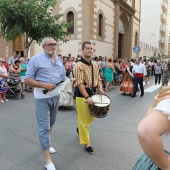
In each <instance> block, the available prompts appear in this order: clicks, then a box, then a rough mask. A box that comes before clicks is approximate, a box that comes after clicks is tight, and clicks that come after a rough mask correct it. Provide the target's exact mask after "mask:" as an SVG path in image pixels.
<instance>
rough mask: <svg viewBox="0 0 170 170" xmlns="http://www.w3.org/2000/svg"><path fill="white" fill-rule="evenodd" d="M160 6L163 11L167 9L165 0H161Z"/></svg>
mask: <svg viewBox="0 0 170 170" xmlns="http://www.w3.org/2000/svg"><path fill="white" fill-rule="evenodd" d="M161 7H162V10H163V11H167V7H168V4H167V2H165V1H163V2H162V4H161Z"/></svg>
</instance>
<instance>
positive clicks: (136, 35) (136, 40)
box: [135, 32, 138, 46]
mask: <svg viewBox="0 0 170 170" xmlns="http://www.w3.org/2000/svg"><path fill="white" fill-rule="evenodd" d="M137 45H138V33H137V32H136V33H135V46H137Z"/></svg>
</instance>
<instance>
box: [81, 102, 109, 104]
mask: <svg viewBox="0 0 170 170" xmlns="http://www.w3.org/2000/svg"><path fill="white" fill-rule="evenodd" d="M84 103H87V102H84ZM93 103H94V104H109V103H101V102H93Z"/></svg>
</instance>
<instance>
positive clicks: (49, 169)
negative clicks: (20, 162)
mask: <svg viewBox="0 0 170 170" xmlns="http://www.w3.org/2000/svg"><path fill="white" fill-rule="evenodd" d="M45 168H46V169H47V170H56V168H55V166H54V164H53V163H49V164H48V165H45Z"/></svg>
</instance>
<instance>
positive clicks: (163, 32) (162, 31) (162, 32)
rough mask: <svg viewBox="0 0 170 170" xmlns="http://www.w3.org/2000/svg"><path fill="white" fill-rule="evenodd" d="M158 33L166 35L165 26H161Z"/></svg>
mask: <svg viewBox="0 0 170 170" xmlns="http://www.w3.org/2000/svg"><path fill="white" fill-rule="evenodd" d="M160 33H161V34H165V33H166V26H163V25H161V26H160Z"/></svg>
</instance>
